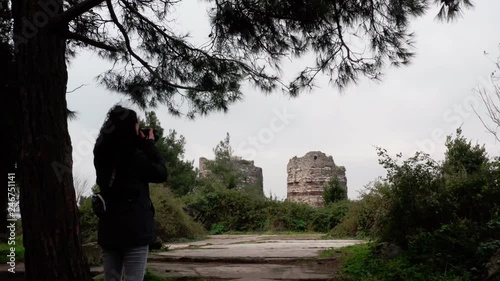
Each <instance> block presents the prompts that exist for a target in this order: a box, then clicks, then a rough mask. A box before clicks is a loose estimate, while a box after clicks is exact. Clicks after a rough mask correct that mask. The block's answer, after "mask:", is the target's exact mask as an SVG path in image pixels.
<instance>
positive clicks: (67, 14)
mask: <svg viewBox="0 0 500 281" xmlns="http://www.w3.org/2000/svg"><path fill="white" fill-rule="evenodd" d="M102 2H104V0H85V1H83V2H80V3H78V4H76V5H74V6H72V7H71V8H69V9H68V10H66V11H64V12H63V13H61V14H59V15H57V16H54V17H53V18H51V19H50V22H49V26H52V27H54V26H58V25H60V24H67V23H68V22H70V21H72V20H74V19H75V18H77V17H78V16H80V15H82V14H84V13H85V12H87V11H89V10H90V9H92V8H94V7H95V6H97V5H99V4H101V3H102Z"/></svg>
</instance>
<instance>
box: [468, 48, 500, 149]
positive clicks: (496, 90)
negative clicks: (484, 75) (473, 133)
mask: <svg viewBox="0 0 500 281" xmlns="http://www.w3.org/2000/svg"><path fill="white" fill-rule="evenodd" d="M499 71H500V56H499V57H497V60H496V62H495V69H494V70H493V71H492V72H491V74H490V79H491V81H490V82H491V86H492V90H487V89H485V88H479V89H477V90H476V92H477V94H478V95H479V97H480V98H481V101H482V102H483V105H484V106H485V108H486V116H481V114H479V113H478V112H477V111H476V110H475V109H473V110H474V111H475V113H476V115H477V116H478V117H479V119H480V120H481V122H482V123H483V126H484V127H485V128H486V130H487V131H488V132H490V133H491V134H492V135H493V136H494V137H495V139H496V140H497V141H500V135H499V134H500V131H499V130H500V83H499V82H500V74H499Z"/></svg>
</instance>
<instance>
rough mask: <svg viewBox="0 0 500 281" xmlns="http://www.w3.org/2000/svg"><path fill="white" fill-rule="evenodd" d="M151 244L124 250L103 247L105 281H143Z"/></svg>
mask: <svg viewBox="0 0 500 281" xmlns="http://www.w3.org/2000/svg"><path fill="white" fill-rule="evenodd" d="M148 250H149V245H146V246H141V247H134V248H128V249H122V250H111V249H105V248H103V249H102V257H103V260H104V280H105V281H122V280H124V281H143V279H144V272H145V271H146V262H147V259H148Z"/></svg>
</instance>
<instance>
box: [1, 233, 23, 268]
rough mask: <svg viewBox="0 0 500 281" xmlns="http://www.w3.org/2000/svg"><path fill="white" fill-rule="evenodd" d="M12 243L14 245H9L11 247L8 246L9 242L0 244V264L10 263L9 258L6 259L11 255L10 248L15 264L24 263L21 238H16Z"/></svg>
mask: <svg viewBox="0 0 500 281" xmlns="http://www.w3.org/2000/svg"><path fill="white" fill-rule="evenodd" d="M8 241H9V240H8ZM11 241H12V240H11ZM14 241H15V244H12V243H11V245H9V242H7V243H1V244H0V263H2V264H5V263H7V262H9V261H10V257H7V255H11V248H14V253H15V260H16V262H22V261H24V245H23V237H22V236H16V239H15V240H14Z"/></svg>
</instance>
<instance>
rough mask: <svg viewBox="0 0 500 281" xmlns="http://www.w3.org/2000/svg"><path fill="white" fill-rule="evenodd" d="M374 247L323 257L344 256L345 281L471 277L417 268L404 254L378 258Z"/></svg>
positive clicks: (461, 280) (440, 280) (437, 280)
mask: <svg viewBox="0 0 500 281" xmlns="http://www.w3.org/2000/svg"><path fill="white" fill-rule="evenodd" d="M372 247H373V244H359V245H353V246H349V247H345V248H340V249H329V250H326V251H324V252H322V253H321V254H320V257H332V256H340V259H341V260H342V265H341V269H340V278H339V279H337V280H341V281H397V280H405V281H467V280H470V279H469V277H468V276H458V275H454V273H453V272H438V271H436V269H434V268H432V267H430V266H428V265H423V264H414V263H412V262H411V259H410V257H409V256H408V255H407V254H406V253H403V254H401V255H400V256H399V257H397V258H394V259H382V258H379V257H376V256H375V255H374V254H373V251H372Z"/></svg>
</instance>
